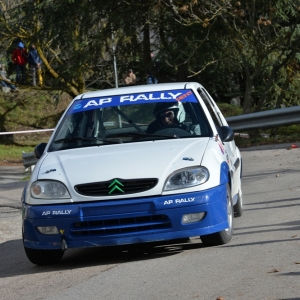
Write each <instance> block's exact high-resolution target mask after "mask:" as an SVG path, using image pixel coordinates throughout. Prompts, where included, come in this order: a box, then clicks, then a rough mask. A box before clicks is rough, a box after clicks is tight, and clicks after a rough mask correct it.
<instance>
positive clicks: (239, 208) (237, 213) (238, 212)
mask: <svg viewBox="0 0 300 300" xmlns="http://www.w3.org/2000/svg"><path fill="white" fill-rule="evenodd" d="M233 210H234V217H235V218H238V217H241V216H242V215H243V196H242V191H241V190H239V193H238V200H237V202H236V204H235V205H234V206H233Z"/></svg>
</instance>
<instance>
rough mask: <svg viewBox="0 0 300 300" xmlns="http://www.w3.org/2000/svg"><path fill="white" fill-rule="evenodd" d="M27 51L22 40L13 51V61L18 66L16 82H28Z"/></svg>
mask: <svg viewBox="0 0 300 300" xmlns="http://www.w3.org/2000/svg"><path fill="white" fill-rule="evenodd" d="M27 57H28V54H27V51H26V49H25V47H24V44H23V43H22V42H19V43H18V46H17V48H16V49H15V50H14V51H13V54H12V56H11V59H12V61H13V62H14V64H15V66H16V82H17V83H20V84H25V83H26V63H27Z"/></svg>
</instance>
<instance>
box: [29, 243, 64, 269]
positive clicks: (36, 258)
mask: <svg viewBox="0 0 300 300" xmlns="http://www.w3.org/2000/svg"><path fill="white" fill-rule="evenodd" d="M24 249H25V253H26V255H27V257H28V259H29V260H30V261H31V262H32V263H33V264H35V265H39V266H45V265H53V264H57V263H58V262H60V260H61V259H62V257H63V255H64V250H60V249H58V250H56V249H55V250H40V249H32V248H26V247H24Z"/></svg>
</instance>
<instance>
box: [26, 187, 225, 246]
mask: <svg viewBox="0 0 300 300" xmlns="http://www.w3.org/2000/svg"><path fill="white" fill-rule="evenodd" d="M22 208H23V234H24V235H23V236H24V246H25V247H28V248H35V249H59V248H62V245H63V244H64V243H66V244H67V247H68V248H82V247H96V246H113V245H125V244H135V243H144V242H156V241H166V240H172V239H179V238H187V237H193V236H201V235H206V234H210V233H214V232H219V231H221V230H223V229H226V228H227V227H228V222H227V200H226V185H220V186H217V187H215V188H212V189H209V190H205V191H200V192H195V193H186V194H174V195H168V196H157V197H148V198H133V199H126V200H119V201H115V200H114V201H94V202H89V203H76V204H59V205H40V206H30V205H27V204H25V203H23V207H22ZM200 212H204V213H205V215H204V218H203V219H202V220H201V221H197V222H195V223H191V224H182V216H183V215H184V214H192V213H200ZM39 226H56V227H57V229H58V231H59V234H57V235H44V234H41V233H40V232H39V231H38V230H37V229H36V227H39Z"/></svg>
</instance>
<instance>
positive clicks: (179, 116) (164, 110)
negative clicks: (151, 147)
mask: <svg viewBox="0 0 300 300" xmlns="http://www.w3.org/2000/svg"><path fill="white" fill-rule="evenodd" d="M153 114H154V116H155V121H153V122H152V123H150V124H149V126H148V128H147V130H146V133H148V134H152V133H154V132H156V131H158V130H160V129H161V128H163V127H168V126H171V127H172V126H176V127H179V128H181V129H183V130H187V126H186V125H185V124H184V123H183V122H184V120H185V110H184V107H183V105H182V103H181V102H176V103H172V102H163V103H161V102H160V103H157V104H156V106H155V108H154V110H153Z"/></svg>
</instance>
